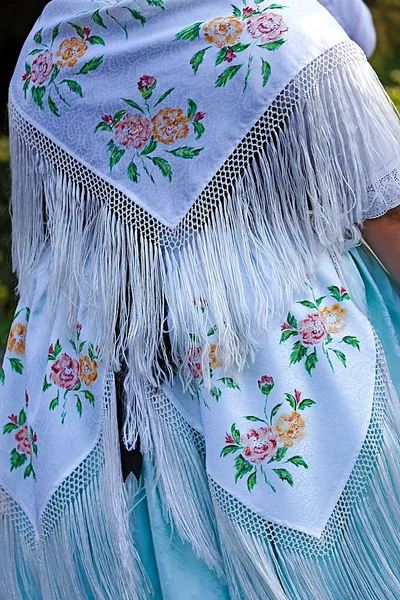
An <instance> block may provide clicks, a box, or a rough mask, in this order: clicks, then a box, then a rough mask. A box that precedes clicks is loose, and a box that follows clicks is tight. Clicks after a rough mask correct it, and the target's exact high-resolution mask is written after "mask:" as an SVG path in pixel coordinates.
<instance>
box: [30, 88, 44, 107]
mask: <svg viewBox="0 0 400 600" xmlns="http://www.w3.org/2000/svg"><path fill="white" fill-rule="evenodd" d="M31 94H32V98H33V101H34V102H35V103H36V104H37V105H38V107H39V108H40V109H41V110H43V97H44V95H45V94H46V88H45V87H44V85H42V86H41V87H36V86H34V85H33V86H32V87H31Z"/></svg>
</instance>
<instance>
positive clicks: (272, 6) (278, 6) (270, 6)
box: [256, 0, 287, 10]
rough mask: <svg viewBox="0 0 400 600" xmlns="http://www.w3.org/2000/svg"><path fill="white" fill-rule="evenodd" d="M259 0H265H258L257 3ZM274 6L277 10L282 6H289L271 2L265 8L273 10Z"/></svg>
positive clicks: (261, 0) (260, 0)
mask: <svg viewBox="0 0 400 600" xmlns="http://www.w3.org/2000/svg"><path fill="white" fill-rule="evenodd" d="M257 2H264V0H256V3H257ZM273 8H275V9H276V10H278V9H280V8H287V6H284V5H283V4H270V5H269V6H267V8H265V9H264V10H272V9H273Z"/></svg>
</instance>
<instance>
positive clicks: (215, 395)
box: [210, 386, 222, 402]
mask: <svg viewBox="0 0 400 600" xmlns="http://www.w3.org/2000/svg"><path fill="white" fill-rule="evenodd" d="M210 394H211V396H212V397H213V398H215V400H216V401H217V402H218V401H219V399H220V398H221V396H222V391H221V390H220V388H219V387H215V386H214V387H212V388H211V391H210Z"/></svg>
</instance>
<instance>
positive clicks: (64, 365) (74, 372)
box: [50, 353, 79, 391]
mask: <svg viewBox="0 0 400 600" xmlns="http://www.w3.org/2000/svg"><path fill="white" fill-rule="evenodd" d="M50 379H51V381H52V382H53V383H55V384H56V385H58V386H59V387H62V388H65V389H66V390H69V391H72V390H73V389H74V388H75V387H76V385H77V383H78V381H79V363H78V361H77V360H75V359H74V358H71V357H70V356H68V354H65V353H64V354H62V355H61V356H60V358H58V359H57V360H56V361H55V363H54V364H53V365H52V366H51V373H50Z"/></svg>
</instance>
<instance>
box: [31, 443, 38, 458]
mask: <svg viewBox="0 0 400 600" xmlns="http://www.w3.org/2000/svg"><path fill="white" fill-rule="evenodd" d="M32 450H33V453H34V455H35V456H36V457H37V455H38V447H37V444H35V442H32Z"/></svg>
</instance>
